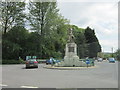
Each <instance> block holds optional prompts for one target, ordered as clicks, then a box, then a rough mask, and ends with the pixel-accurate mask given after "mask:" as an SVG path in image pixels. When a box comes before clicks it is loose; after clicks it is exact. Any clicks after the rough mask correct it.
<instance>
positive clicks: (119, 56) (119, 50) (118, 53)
mask: <svg viewBox="0 0 120 90" xmlns="http://www.w3.org/2000/svg"><path fill="white" fill-rule="evenodd" d="M115 54H116V57H117V60H118V61H120V49H118V50H117V51H116V53H115Z"/></svg>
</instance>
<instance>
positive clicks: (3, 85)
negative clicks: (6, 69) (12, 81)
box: [0, 84, 8, 87]
mask: <svg viewBox="0 0 120 90" xmlns="http://www.w3.org/2000/svg"><path fill="white" fill-rule="evenodd" d="M0 86H2V87H6V86H8V85H5V84H0Z"/></svg>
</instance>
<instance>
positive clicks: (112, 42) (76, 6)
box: [57, 0, 119, 52]
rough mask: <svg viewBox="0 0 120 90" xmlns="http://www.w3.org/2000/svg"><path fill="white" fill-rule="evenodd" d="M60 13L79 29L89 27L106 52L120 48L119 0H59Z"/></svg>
mask: <svg viewBox="0 0 120 90" xmlns="http://www.w3.org/2000/svg"><path fill="white" fill-rule="evenodd" d="M57 1H58V8H59V9H60V13H61V14H62V15H63V16H64V17H65V18H67V19H69V20H70V23H71V24H73V25H77V26H78V27H82V28H86V27H87V26H89V27H90V28H92V29H95V33H96V36H97V38H98V39H99V42H100V44H101V46H102V50H103V51H104V52H112V49H111V48H112V47H113V48H114V51H116V49H117V48H118V1H119V0H101V1H96V0H89V2H88V0H64V1H63V0H57Z"/></svg>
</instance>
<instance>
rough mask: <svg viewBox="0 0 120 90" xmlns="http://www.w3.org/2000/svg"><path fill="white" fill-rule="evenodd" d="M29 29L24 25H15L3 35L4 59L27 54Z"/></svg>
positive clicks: (16, 57)
mask: <svg viewBox="0 0 120 90" xmlns="http://www.w3.org/2000/svg"><path fill="white" fill-rule="evenodd" d="M28 35H29V33H28V31H27V30H26V29H25V28H24V27H23V26H14V27H13V28H12V29H11V30H10V31H8V32H7V33H6V34H3V37H2V39H3V40H2V44H3V47H2V56H3V59H18V58H19V56H20V57H24V56H25V52H26V49H25V48H26V47H25V45H26V44H27V38H28Z"/></svg>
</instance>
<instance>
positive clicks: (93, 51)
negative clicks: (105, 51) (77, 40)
mask: <svg viewBox="0 0 120 90" xmlns="http://www.w3.org/2000/svg"><path fill="white" fill-rule="evenodd" d="M84 35H85V38H86V43H87V47H88V55H89V57H97V53H98V52H101V46H100V44H99V41H98V39H97V37H96V35H95V32H94V30H92V29H91V28H89V27H87V28H86V29H85V33H84Z"/></svg>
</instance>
